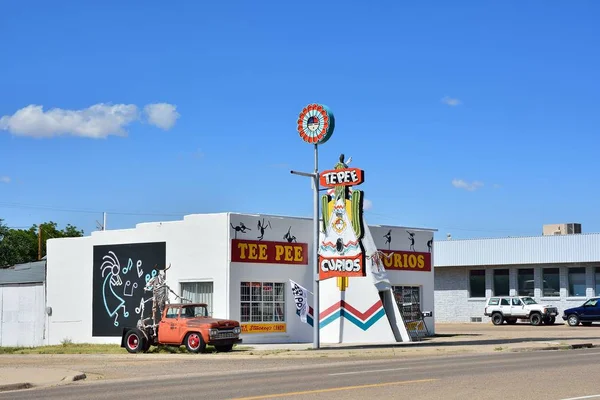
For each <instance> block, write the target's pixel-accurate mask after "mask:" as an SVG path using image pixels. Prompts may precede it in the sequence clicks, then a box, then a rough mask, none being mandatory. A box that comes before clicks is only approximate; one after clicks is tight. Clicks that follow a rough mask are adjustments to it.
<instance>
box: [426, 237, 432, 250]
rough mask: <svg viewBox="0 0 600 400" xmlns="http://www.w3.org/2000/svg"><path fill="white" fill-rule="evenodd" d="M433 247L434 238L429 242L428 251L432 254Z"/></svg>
mask: <svg viewBox="0 0 600 400" xmlns="http://www.w3.org/2000/svg"><path fill="white" fill-rule="evenodd" d="M432 247H433V238H431V239H429V240H428V241H427V250H428V251H429V252H430V253H431V248H432Z"/></svg>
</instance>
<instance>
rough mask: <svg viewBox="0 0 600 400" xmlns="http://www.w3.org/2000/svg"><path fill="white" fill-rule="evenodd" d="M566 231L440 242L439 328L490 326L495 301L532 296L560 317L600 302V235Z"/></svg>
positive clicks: (437, 244)
mask: <svg viewBox="0 0 600 400" xmlns="http://www.w3.org/2000/svg"><path fill="white" fill-rule="evenodd" d="M562 225H563V224H561V225H556V226H553V228H552V229H546V227H545V229H544V232H550V233H549V234H548V233H547V234H544V235H542V236H532V237H506V238H493V239H469V240H443V241H436V242H435V309H436V318H435V319H436V322H489V318H488V317H485V316H484V315H483V312H484V308H485V300H486V298H489V297H491V296H501V295H511V296H513V295H522V296H531V297H533V298H534V299H535V300H536V301H538V302H543V303H545V304H552V305H554V306H556V307H558V311H559V315H562V312H563V310H565V309H567V308H571V307H575V306H578V305H581V304H583V302H584V301H585V300H586V299H587V298H590V297H593V296H600V234H598V233H590V234H581V233H569V232H577V231H579V232H580V231H581V230H580V229H581V228H580V225H579V224H564V225H566V226H567V228H568V225H575V229H570V230H569V229H562V230H561V229H559V228H560V226H562ZM577 226H579V227H577ZM556 227H558V228H556ZM555 228H556V229H555ZM559 322H562V320H561V319H560V318H558V319H557V323H559Z"/></svg>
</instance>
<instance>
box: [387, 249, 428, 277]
mask: <svg viewBox="0 0 600 400" xmlns="http://www.w3.org/2000/svg"><path fill="white" fill-rule="evenodd" d="M379 251H380V252H382V253H383V254H384V255H385V256H384V257H381V261H383V266H384V267H385V269H386V270H391V271H394V270H396V271H399V270H402V271H419V272H429V271H431V253H421V252H415V251H401V250H379Z"/></svg>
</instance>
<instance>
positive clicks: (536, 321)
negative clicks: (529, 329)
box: [529, 313, 542, 326]
mask: <svg viewBox="0 0 600 400" xmlns="http://www.w3.org/2000/svg"><path fill="white" fill-rule="evenodd" d="M529 322H530V323H531V325H535V326H537V325H540V324H541V323H542V316H541V315H540V313H533V314H531V315H530V316H529Z"/></svg>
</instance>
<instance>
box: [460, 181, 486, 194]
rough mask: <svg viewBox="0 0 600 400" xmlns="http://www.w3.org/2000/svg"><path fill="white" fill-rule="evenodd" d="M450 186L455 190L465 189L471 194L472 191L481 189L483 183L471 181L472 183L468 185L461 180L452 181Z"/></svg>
mask: <svg viewBox="0 0 600 400" xmlns="http://www.w3.org/2000/svg"><path fill="white" fill-rule="evenodd" d="M452 186H454V187H455V188H457V189H465V190H468V191H469V192H472V191H474V190H477V189H479V188H480V187H482V186H483V182H479V181H473V182H471V183H469V182H466V181H464V180H462V179H453V180H452Z"/></svg>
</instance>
